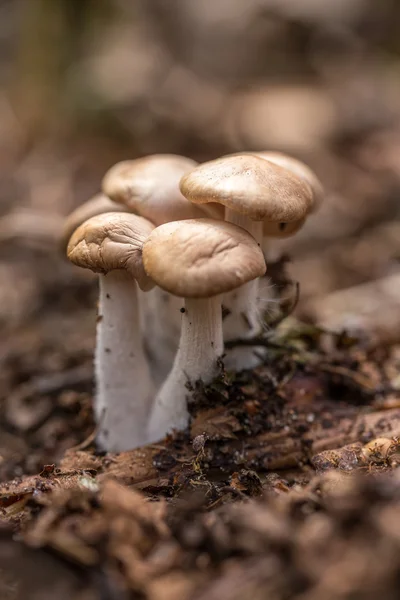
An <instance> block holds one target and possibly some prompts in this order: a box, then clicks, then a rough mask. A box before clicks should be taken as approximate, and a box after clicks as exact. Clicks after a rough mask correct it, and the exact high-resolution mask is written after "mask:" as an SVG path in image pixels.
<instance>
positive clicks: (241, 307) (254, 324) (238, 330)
mask: <svg viewBox="0 0 400 600" xmlns="http://www.w3.org/2000/svg"><path fill="white" fill-rule="evenodd" d="M225 221H228V222H230V223H233V224H234V225H238V226H239V227H242V228H243V229H245V230H246V231H248V232H249V233H250V234H251V235H252V236H253V237H254V238H255V240H256V242H257V243H258V245H259V246H261V243H262V239H263V223H262V221H253V220H252V219H250V218H249V217H247V216H246V215H242V214H240V213H238V212H236V211H233V210H230V209H229V208H227V207H226V208H225ZM259 292H260V280H259V279H254V280H253V281H249V282H248V283H246V284H245V285H242V286H241V287H240V288H238V289H237V290H234V291H232V292H229V293H227V294H224V297H223V305H224V307H225V308H226V309H227V310H228V311H229V312H228V314H227V316H226V317H225V319H224V323H223V330H224V339H225V340H233V339H238V338H247V337H253V336H254V335H256V334H258V333H259V332H260V329H261V324H262V319H261V315H260V299H259ZM254 350H255V349H254V348H239V347H238V348H233V349H232V350H229V351H228V352H227V354H226V358H225V366H226V367H227V368H228V369H233V370H235V371H240V370H241V369H251V368H254V367H256V366H257V365H259V364H260V356H261V355H262V353H263V350H262V349H260V352H257V354H256V353H255V352H254Z"/></svg>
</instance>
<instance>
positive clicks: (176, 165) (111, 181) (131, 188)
mask: <svg viewBox="0 0 400 600" xmlns="http://www.w3.org/2000/svg"><path fill="white" fill-rule="evenodd" d="M196 165H197V163H196V162H195V161H194V160H191V159H190V158H186V157H185V156H179V155H176V154H154V155H151V156H146V157H143V158H138V159H136V160H125V161H122V162H119V163H117V164H116V165H114V166H113V167H111V169H109V171H108V172H107V173H106V175H105V176H104V179H103V184H102V187H103V191H104V192H105V194H107V196H109V197H110V198H112V199H113V200H114V201H115V202H118V203H120V204H122V205H124V206H125V207H126V208H127V210H129V211H130V212H134V213H137V214H139V215H141V216H142V217H145V218H147V219H150V221H151V222H152V223H154V224H155V225H162V224H163V223H168V222H170V221H177V220H183V219H193V218H198V217H204V216H207V212H208V213H209V214H210V216H212V217H217V218H223V210H222V207H220V206H219V205H218V204H210V205H209V208H208V211H207V212H205V211H204V210H203V208H202V207H199V206H195V205H193V204H192V203H191V202H189V201H188V200H187V199H186V198H184V196H183V195H182V194H181V192H180V191H179V181H180V179H181V177H182V175H184V174H185V173H187V172H188V171H190V170H192V169H193V168H194V167H195V166H196ZM139 298H140V303H141V309H142V318H143V324H142V326H143V331H144V340H145V347H146V351H147V353H148V355H149V359H150V364H151V368H152V374H153V377H154V380H155V381H156V383H158V384H160V383H161V382H162V381H163V380H164V379H165V377H166V376H167V374H168V372H169V370H170V368H171V365H172V363H173V360H174V356H175V353H176V349H177V346H178V341H179V334H180V322H181V314H180V309H181V307H182V299H180V298H176V297H173V296H170V295H169V294H168V293H166V292H164V291H162V290H160V289H159V288H158V287H156V288H154V289H153V290H152V291H151V292H150V293H149V294H146V297H145V298H143V296H142V295H140V296H139Z"/></svg>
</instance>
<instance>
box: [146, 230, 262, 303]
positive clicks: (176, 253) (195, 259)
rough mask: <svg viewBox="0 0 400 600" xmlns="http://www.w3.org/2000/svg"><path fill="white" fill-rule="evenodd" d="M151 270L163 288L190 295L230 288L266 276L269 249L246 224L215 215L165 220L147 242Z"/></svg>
mask: <svg viewBox="0 0 400 600" xmlns="http://www.w3.org/2000/svg"><path fill="white" fill-rule="evenodd" d="M143 264H144V268H145V270H146V273H147V274H148V275H149V276H150V277H151V278H152V279H153V280H154V281H155V282H156V283H157V285H159V286H160V287H161V288H163V289H164V290H166V291H167V292H170V293H171V294H174V295H175V296H181V297H185V298H207V297H210V296H216V295H218V294H222V293H224V292H229V291H231V290H233V289H235V288H238V287H240V286H241V285H243V284H244V283H247V282H248V281H251V280H252V279H255V278H256V277H261V276H262V275H264V273H265V271H266V268H267V267H266V264H265V259H264V256H263V253H262V251H261V249H260V247H259V246H258V244H257V242H256V241H255V239H254V238H253V237H252V236H251V235H250V234H249V233H247V231H245V230H244V229H242V228H241V227H238V226H236V225H233V224H232V223H226V222H224V221H215V220H213V219H192V220H188V221H175V222H174V223H167V224H165V225H161V226H160V227H157V228H156V229H154V230H153V231H152V233H151V234H150V235H149V237H148V238H147V240H146V242H145V243H144V246H143Z"/></svg>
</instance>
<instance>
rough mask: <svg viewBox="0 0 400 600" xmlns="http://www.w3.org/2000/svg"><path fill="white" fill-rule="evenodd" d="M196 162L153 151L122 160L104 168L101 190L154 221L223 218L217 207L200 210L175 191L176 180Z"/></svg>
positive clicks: (166, 221) (158, 222) (176, 189)
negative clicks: (149, 153)
mask: <svg viewBox="0 0 400 600" xmlns="http://www.w3.org/2000/svg"><path fill="white" fill-rule="evenodd" d="M196 165H197V163H196V162H195V161H194V160H191V159H190V158H186V157H185V156H179V155H177V154H153V155H150V156H145V157H143V158H137V159H135V160H124V161H122V162H119V163H117V164H116V165H114V166H113V167H111V169H109V170H108V171H107V173H106V174H105V176H104V178H103V183H102V189H103V192H104V193H105V194H106V195H107V196H108V197H109V198H111V199H112V200H114V202H117V203H119V204H123V205H124V206H125V207H127V208H128V210H129V211H130V212H134V213H137V214H138V215H141V216H142V217H145V218H146V219H150V221H151V222H152V223H154V224H155V225H162V224H163V223H169V222H170V221H178V220H180V221H181V220H183V219H196V218H200V217H204V216H207V214H208V215H210V216H211V217H215V218H219V217H222V218H223V213H222V211H221V209H220V207H219V206H218V204H217V205H215V204H211V205H210V206H209V207H207V208H206V210H204V209H203V208H200V207H199V206H193V204H192V203H191V202H189V201H188V200H187V199H186V198H185V197H184V196H183V195H182V194H181V192H180V191H179V181H180V179H181V177H182V176H183V175H185V173H188V172H189V171H191V170H192V169H194V167H195V166H196Z"/></svg>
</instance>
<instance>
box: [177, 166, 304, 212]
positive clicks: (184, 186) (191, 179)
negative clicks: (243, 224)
mask: <svg viewBox="0 0 400 600" xmlns="http://www.w3.org/2000/svg"><path fill="white" fill-rule="evenodd" d="M180 189H181V192H182V193H183V195H184V196H185V197H186V198H188V200H190V201H191V202H194V203H196V204H204V203H207V202H219V203H220V204H223V205H225V206H226V207H228V208H229V209H231V210H233V211H236V212H238V213H241V214H243V215H247V216H248V217H249V218H250V219H253V220H254V221H276V222H287V223H288V222H291V221H299V220H300V219H303V218H304V217H305V216H306V215H307V213H308V212H309V210H310V206H311V203H312V192H311V188H310V186H309V185H308V184H307V183H306V182H305V181H303V180H301V179H300V178H299V177H297V176H296V175H294V174H293V173H291V172H290V171H288V170H287V169H283V168H282V167H280V166H279V165H275V164H274V163H272V162H269V161H267V160H265V159H262V158H260V157H258V156H253V155H251V154H241V155H240V154H238V155H232V156H226V157H223V158H219V159H217V160H213V161H210V162H206V163H203V164H201V165H199V166H198V167H196V168H195V169H194V170H193V171H191V172H190V173H188V174H187V175H184V176H183V177H182V179H181V183H180Z"/></svg>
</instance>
